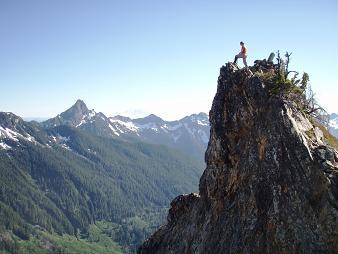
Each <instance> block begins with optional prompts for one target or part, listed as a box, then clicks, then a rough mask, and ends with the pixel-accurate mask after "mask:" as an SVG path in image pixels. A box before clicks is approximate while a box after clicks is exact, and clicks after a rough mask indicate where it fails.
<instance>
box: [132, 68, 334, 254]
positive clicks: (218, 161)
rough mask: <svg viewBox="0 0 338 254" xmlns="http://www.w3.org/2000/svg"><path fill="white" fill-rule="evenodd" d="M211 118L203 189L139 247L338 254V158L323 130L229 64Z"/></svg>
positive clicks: (178, 202) (179, 202)
mask: <svg viewBox="0 0 338 254" xmlns="http://www.w3.org/2000/svg"><path fill="white" fill-rule="evenodd" d="M252 70H254V69H252ZM210 124H211V130H210V141H209V145H208V148H207V151H206V157H205V160H206V163H207V168H206V169H205V171H204V173H203V175H202V177H201V179H200V188H199V191H200V193H199V194H194V193H192V194H189V195H181V196H179V197H177V198H176V199H174V200H173V201H172V203H171V208H170V211H169V215H168V222H167V224H166V225H164V226H162V227H161V228H160V229H159V230H158V231H157V232H155V233H154V234H153V235H152V236H151V237H150V238H149V239H148V240H147V241H146V242H144V243H143V245H142V246H141V247H140V248H139V250H138V252H139V253H142V254H143V253H338V243H337V241H338V188H337V186H338V185H337V184H338V174H337V169H338V166H337V165H338V164H337V161H338V156H337V153H336V151H335V150H334V149H332V148H330V147H329V146H328V145H326V144H325V141H324V140H323V136H322V135H321V134H322V133H321V132H320V130H319V129H318V128H316V127H314V126H313V125H312V124H311V122H310V121H309V120H308V119H307V118H306V117H305V116H304V115H303V114H302V113H301V112H299V111H298V110H297V109H296V108H295V106H294V105H293V103H292V102H291V101H287V100H284V99H281V98H277V97H273V96H270V95H269V93H268V91H267V88H266V87H265V85H264V83H263V82H262V81H261V80H260V79H259V78H258V77H256V75H253V73H252V72H251V71H250V70H248V69H247V70H246V69H242V70H239V69H238V67H237V66H235V65H233V64H231V63H228V64H227V65H226V66H223V67H222V68H221V71H220V76H219V78H218V88H217V93H216V95H215V98H214V101H213V105H212V109H211V111H210Z"/></svg>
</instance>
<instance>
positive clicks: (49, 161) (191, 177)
mask: <svg viewBox="0 0 338 254" xmlns="http://www.w3.org/2000/svg"><path fill="white" fill-rule="evenodd" d="M208 135H209V125H208V118H207V115H206V114H203V113H200V114H198V115H191V116H188V117H185V118H183V119H181V120H179V121H174V122H168V121H164V120H162V119H161V118H159V117H156V116H154V115H150V116H148V117H145V118H140V119H129V118H126V117H121V116H116V117H106V116H105V115H104V114H102V113H96V112H95V111H94V110H89V109H88V108H87V106H86V105H85V103H84V102H83V101H81V100H79V101H77V102H76V103H75V104H74V105H73V106H72V107H71V108H70V109H68V110H66V111H65V112H63V113H61V114H59V115H58V116H57V117H55V118H52V119H49V120H47V121H45V122H42V123H38V122H35V121H32V122H26V121H24V120H23V119H22V118H20V117H19V116H16V115H14V114H12V113H9V112H0V250H3V249H5V250H6V251H7V252H9V253H15V252H17V251H18V249H17V248H19V249H20V250H22V248H24V246H26V245H25V244H24V242H23V241H21V240H25V241H26V240H28V239H31V238H32V236H34V237H33V238H32V239H33V240H32V241H31V242H30V245H29V246H30V247H29V250H27V251H28V252H29V253H40V252H39V251H38V249H40V248H42V249H44V248H49V249H52V250H53V251H54V252H56V253H63V251H64V250H65V249H68V250H69V248H72V246H73V244H70V245H69V246H64V245H63V244H64V243H65V242H64V241H63V240H60V243H59V244H58V243H57V241H56V240H55V239H59V238H60V237H62V236H57V235H58V234H65V233H67V234H70V235H72V236H73V237H75V236H76V237H77V238H79V237H80V238H81V239H83V241H85V243H86V244H90V246H92V247H91V248H94V247H93V242H92V240H91V239H93V237H94V238H95V239H96V238H97V237H98V236H97V230H98V229H97V228H96V229H95V230H96V231H94V233H95V232H96V233H95V236H92V234H93V231H92V230H91V228H93V225H94V224H95V225H98V224H96V223H98V222H99V223H103V224H99V225H101V226H102V225H103V226H102V230H101V231H100V232H101V233H100V234H102V235H104V236H105V237H109V239H110V241H112V240H113V241H114V242H112V243H111V244H112V246H120V247H119V248H120V249H122V250H123V251H124V252H134V251H135V249H136V246H137V245H139V244H140V243H141V242H142V241H143V240H144V238H145V237H146V236H148V235H149V233H150V232H152V230H153V229H154V228H155V227H157V226H158V225H159V224H161V223H162V222H163V219H164V216H165V213H166V207H167V206H168V204H169V201H170V200H171V199H172V198H173V197H175V196H176V195H178V194H180V193H187V192H191V191H195V190H197V186H198V179H199V176H200V175H201V174H202V171H203V169H204V162H203V161H202V158H203V153H204V151H203V149H204V147H205V146H206V144H207V142H208ZM173 148H175V149H173ZM189 155H191V156H189ZM95 227H96V226H95ZM107 228H109V234H108V233H107V232H108V231H107ZM56 233H58V234H56ZM77 238H74V239H75V240H76V239H77ZM18 240H20V243H22V244H23V245H18V244H17V243H18ZM75 240H74V241H75ZM46 241H47V244H46ZM76 243H77V244H78V243H79V242H76ZM95 244H97V241H96V242H95ZM45 245H46V246H45ZM103 245H104V246H105V247H104V248H108V247H107V246H106V244H103ZM32 246H34V247H32ZM41 246H42V247H41ZM44 246H45V247H44ZM32 248H33V249H32ZM34 248H35V249H34ZM97 248H98V249H97V251H94V252H95V253H107V252H100V251H99V250H101V249H102V248H103V247H102V246H98V247H97ZM110 248H113V247H111V246H110ZM119 248H117V249H119ZM74 251H76V250H74ZM77 251H78V250H77ZM28 252H27V253H28ZM23 253H24V251H23ZM41 253H45V252H43V251H41ZM113 253H119V251H117V252H113Z"/></svg>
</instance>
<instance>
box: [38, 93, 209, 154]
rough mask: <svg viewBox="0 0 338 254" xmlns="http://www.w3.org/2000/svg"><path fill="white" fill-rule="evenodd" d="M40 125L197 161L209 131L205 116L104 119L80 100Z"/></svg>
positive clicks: (206, 141) (202, 152)
mask: <svg viewBox="0 0 338 254" xmlns="http://www.w3.org/2000/svg"><path fill="white" fill-rule="evenodd" d="M42 125H43V126H44V127H46V128H51V127H55V126H59V125H68V126H72V127H75V128H81V129H83V130H86V131H89V132H91V133H94V134H96V135H99V136H110V137H114V138H122V139H128V140H131V139H132V140H135V139H136V141H137V140H140V141H143V142H148V143H152V144H163V145H167V146H169V147H171V148H175V149H178V150H180V151H183V152H185V153H186V154H188V155H191V156H194V157H197V158H199V159H201V160H203V158H204V152H205V149H206V147H207V144H208V141H209V132H210V127H209V119H208V115H207V114H205V113H199V114H193V115H190V116H187V117H184V118H182V119H180V120H177V121H165V120H163V119H161V118H160V117H158V116H155V115H149V116H147V117H144V118H138V119H131V118H128V117H124V116H114V117H109V118H108V117H106V116H105V115H104V114H103V113H101V112H100V113H96V112H95V111H94V110H89V109H88V108H87V106H86V104H85V103H84V102H83V101H82V100H78V101H77V102H76V103H75V104H74V105H73V106H72V107H71V108H69V109H68V110H66V111H65V112H63V113H61V114H59V115H57V116H56V117H54V118H51V119H49V120H47V121H45V122H43V123H42Z"/></svg>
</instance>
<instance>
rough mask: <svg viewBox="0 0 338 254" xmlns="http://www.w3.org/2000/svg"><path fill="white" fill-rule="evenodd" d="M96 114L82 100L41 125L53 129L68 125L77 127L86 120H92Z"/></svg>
mask: <svg viewBox="0 0 338 254" xmlns="http://www.w3.org/2000/svg"><path fill="white" fill-rule="evenodd" d="M95 115H96V113H95V111H94V110H89V109H88V108H87V105H86V104H85V103H84V102H83V101H82V100H77V101H76V103H75V104H74V105H73V106H71V107H70V108H69V109H67V110H66V111H64V112H62V113H61V114H59V115H57V116H56V117H54V118H51V119H49V120H47V121H45V122H43V123H42V124H43V125H44V126H45V127H55V126H59V125H69V126H74V127H77V126H79V125H80V124H82V123H83V121H85V120H86V119H89V118H92V117H93V116H95Z"/></svg>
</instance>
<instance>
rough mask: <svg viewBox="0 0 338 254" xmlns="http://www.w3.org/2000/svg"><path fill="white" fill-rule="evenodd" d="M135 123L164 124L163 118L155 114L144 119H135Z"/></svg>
mask: <svg viewBox="0 0 338 254" xmlns="http://www.w3.org/2000/svg"><path fill="white" fill-rule="evenodd" d="M134 122H136V123H138V124H148V123H154V124H162V123H164V120H163V119H162V118H161V117H158V116H156V115H154V114H151V115H149V116H146V117H144V118H138V119H134Z"/></svg>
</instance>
